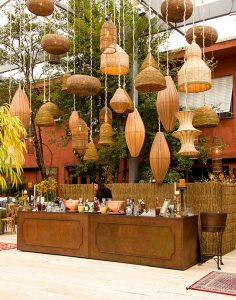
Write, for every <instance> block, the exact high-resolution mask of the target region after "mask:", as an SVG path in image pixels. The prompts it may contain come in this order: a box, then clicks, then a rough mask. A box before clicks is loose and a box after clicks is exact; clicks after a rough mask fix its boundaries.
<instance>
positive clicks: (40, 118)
mask: <svg viewBox="0 0 236 300" xmlns="http://www.w3.org/2000/svg"><path fill="white" fill-rule="evenodd" d="M34 123H35V125H37V126H39V127H52V126H54V119H53V116H52V114H51V113H50V112H49V111H48V109H47V108H45V107H43V105H42V106H41V107H40V108H39V110H38V112H37V114H36V116H35V120H34Z"/></svg>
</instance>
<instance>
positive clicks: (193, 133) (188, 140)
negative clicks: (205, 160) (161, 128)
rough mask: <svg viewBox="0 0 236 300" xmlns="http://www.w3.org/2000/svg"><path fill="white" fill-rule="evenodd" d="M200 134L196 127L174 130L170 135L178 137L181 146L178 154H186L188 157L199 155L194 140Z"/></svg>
mask: <svg viewBox="0 0 236 300" xmlns="http://www.w3.org/2000/svg"><path fill="white" fill-rule="evenodd" d="M200 134H201V131H200V130H197V129H195V130H183V131H174V132H173V133H172V136H173V137H175V138H177V139H179V140H180V142H181V148H180V150H179V152H178V154H179V155H182V156H188V157H190V158H196V157H197V156H198V155H199V151H198V150H197V149H196V148H195V145H194V142H195V140H196V139H197V138H198V136H199V135H200Z"/></svg>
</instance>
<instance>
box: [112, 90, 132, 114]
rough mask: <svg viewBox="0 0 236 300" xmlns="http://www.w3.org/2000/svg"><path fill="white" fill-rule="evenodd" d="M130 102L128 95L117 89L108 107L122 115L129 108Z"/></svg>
mask: <svg viewBox="0 0 236 300" xmlns="http://www.w3.org/2000/svg"><path fill="white" fill-rule="evenodd" d="M130 101H132V100H131V99H130V97H129V95H128V93H127V92H126V91H125V90H124V89H122V88H118V89H117V90H116V91H115V94H114V96H113V97H112V98H111V101H110V106H111V108H112V109H113V110H114V111H115V112H117V113H119V114H122V113H124V112H125V111H126V110H127V109H128V108H129V107H130Z"/></svg>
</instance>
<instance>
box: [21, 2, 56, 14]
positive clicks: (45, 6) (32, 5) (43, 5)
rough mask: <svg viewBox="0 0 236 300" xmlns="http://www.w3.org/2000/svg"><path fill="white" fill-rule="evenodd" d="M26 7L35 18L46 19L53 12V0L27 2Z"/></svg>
mask: <svg viewBox="0 0 236 300" xmlns="http://www.w3.org/2000/svg"><path fill="white" fill-rule="evenodd" d="M26 6H27V8H28V10H29V11H30V12H32V13H33V14H35V15H36V16H41V17H47V16H50V15H51V14H52V13H53V11H54V1H53V0H27V1H26Z"/></svg>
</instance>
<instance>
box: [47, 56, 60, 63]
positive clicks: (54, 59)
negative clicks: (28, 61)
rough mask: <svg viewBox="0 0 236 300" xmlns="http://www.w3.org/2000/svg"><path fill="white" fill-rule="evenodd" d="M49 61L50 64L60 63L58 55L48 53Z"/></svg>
mask: <svg viewBox="0 0 236 300" xmlns="http://www.w3.org/2000/svg"><path fill="white" fill-rule="evenodd" d="M49 63H50V64H51V65H59V64H60V55H55V54H50V55H49Z"/></svg>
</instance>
